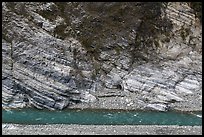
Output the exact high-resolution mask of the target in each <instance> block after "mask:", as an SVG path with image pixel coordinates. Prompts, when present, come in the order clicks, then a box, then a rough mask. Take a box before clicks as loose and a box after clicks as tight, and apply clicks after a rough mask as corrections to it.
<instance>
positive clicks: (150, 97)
mask: <svg viewBox="0 0 204 137" xmlns="http://www.w3.org/2000/svg"><path fill="white" fill-rule="evenodd" d="M2 23H3V25H2V57H3V59H2V107H3V108H23V107H32V106H34V107H36V108H39V109H43V108H47V109H51V110H55V109H64V108H67V107H68V108H77V107H79V108H86V107H88V108H108V109H153V110H159V111H167V110H170V109H177V110H202V45H201V41H202V37H201V36H202V25H201V24H200V22H199V21H198V19H197V18H196V17H195V15H194V14H193V9H191V8H190V7H189V5H188V3H185V2H183V3H171V2H169V3H161V2H159V3H154V2H153V3H143V2H134V3H128V2H122V3H115V2H109V3H106V2H79V3H78V2H67V3H58V2H55V3H54V2H41V3H37V2H36V3H35V2H18V3H17V2H8V3H7V2H3V3H2Z"/></svg>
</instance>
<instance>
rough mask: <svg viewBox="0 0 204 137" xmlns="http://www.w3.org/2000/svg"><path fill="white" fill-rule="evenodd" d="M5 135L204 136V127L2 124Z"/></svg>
mask: <svg viewBox="0 0 204 137" xmlns="http://www.w3.org/2000/svg"><path fill="white" fill-rule="evenodd" d="M2 134H3V135H120V134H121V135H127V134H134V135H202V126H159V125H64V124H56V125H18V124H2Z"/></svg>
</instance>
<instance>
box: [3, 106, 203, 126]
mask: <svg viewBox="0 0 204 137" xmlns="http://www.w3.org/2000/svg"><path fill="white" fill-rule="evenodd" d="M2 123H15V124H82V125H85V124H86V125H191V126H195V125H199V126H200V125H202V112H188V113H187V112H185V113H181V112H172V111H171V112H156V111H119V110H112V111H110V110H63V111H49V110H36V109H21V110H2Z"/></svg>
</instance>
